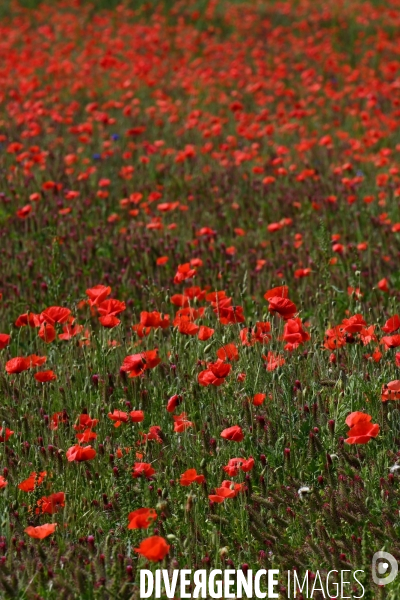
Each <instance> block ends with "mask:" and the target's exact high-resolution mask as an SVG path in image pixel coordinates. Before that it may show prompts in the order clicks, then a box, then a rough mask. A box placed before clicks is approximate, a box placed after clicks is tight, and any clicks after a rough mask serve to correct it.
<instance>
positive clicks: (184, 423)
mask: <svg viewBox="0 0 400 600" xmlns="http://www.w3.org/2000/svg"><path fill="white" fill-rule="evenodd" d="M186 417H187V415H186V413H184V412H183V413H181V414H180V415H175V416H174V417H173V419H174V421H175V423H174V431H175V432H176V433H182V432H183V431H185V430H186V429H188V428H189V427H193V423H192V422H191V421H188V419H187V418H186Z"/></svg>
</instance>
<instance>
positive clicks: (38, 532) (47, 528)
mask: <svg viewBox="0 0 400 600" xmlns="http://www.w3.org/2000/svg"><path fill="white" fill-rule="evenodd" d="M56 527H57V523H45V524H44V525H39V526H38V527H27V528H26V529H24V531H25V533H27V534H28V535H29V536H30V537H31V538H35V539H37V540H43V539H44V538H47V537H48V536H49V535H51V534H52V533H54V532H55V530H56Z"/></svg>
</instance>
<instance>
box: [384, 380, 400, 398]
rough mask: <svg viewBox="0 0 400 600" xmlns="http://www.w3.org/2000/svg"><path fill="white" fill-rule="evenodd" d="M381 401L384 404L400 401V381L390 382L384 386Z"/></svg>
mask: <svg viewBox="0 0 400 600" xmlns="http://www.w3.org/2000/svg"><path fill="white" fill-rule="evenodd" d="M381 400H382V402H389V401H391V400H400V379H395V380H393V381H389V383H385V384H384V385H383V386H382V390H381Z"/></svg>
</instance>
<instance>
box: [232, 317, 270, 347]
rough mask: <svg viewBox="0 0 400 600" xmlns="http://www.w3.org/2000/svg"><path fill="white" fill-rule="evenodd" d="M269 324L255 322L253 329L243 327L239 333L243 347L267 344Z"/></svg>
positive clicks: (266, 322)
mask: <svg viewBox="0 0 400 600" xmlns="http://www.w3.org/2000/svg"><path fill="white" fill-rule="evenodd" d="M270 332H271V323H269V322H268V321H265V322H264V321H257V323H256V324H255V326H254V327H245V328H244V329H242V330H241V331H240V339H241V342H242V344H243V346H254V344H256V343H260V344H267V343H268V342H269V341H270V339H271V338H272V336H271V333H270Z"/></svg>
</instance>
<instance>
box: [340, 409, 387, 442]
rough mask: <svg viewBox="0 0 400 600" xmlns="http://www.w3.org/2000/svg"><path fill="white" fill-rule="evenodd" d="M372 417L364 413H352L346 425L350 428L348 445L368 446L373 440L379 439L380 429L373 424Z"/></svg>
mask: <svg viewBox="0 0 400 600" xmlns="http://www.w3.org/2000/svg"><path fill="white" fill-rule="evenodd" d="M371 421H372V417H371V415H368V414H366V413H362V412H352V413H351V414H350V415H348V417H347V418H346V425H348V426H349V427H350V430H349V431H348V432H347V439H346V440H345V442H346V444H367V443H368V442H369V441H370V440H371V439H372V438H375V437H377V435H378V434H379V430H380V427H379V425H377V424H373V423H372V422H371Z"/></svg>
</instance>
